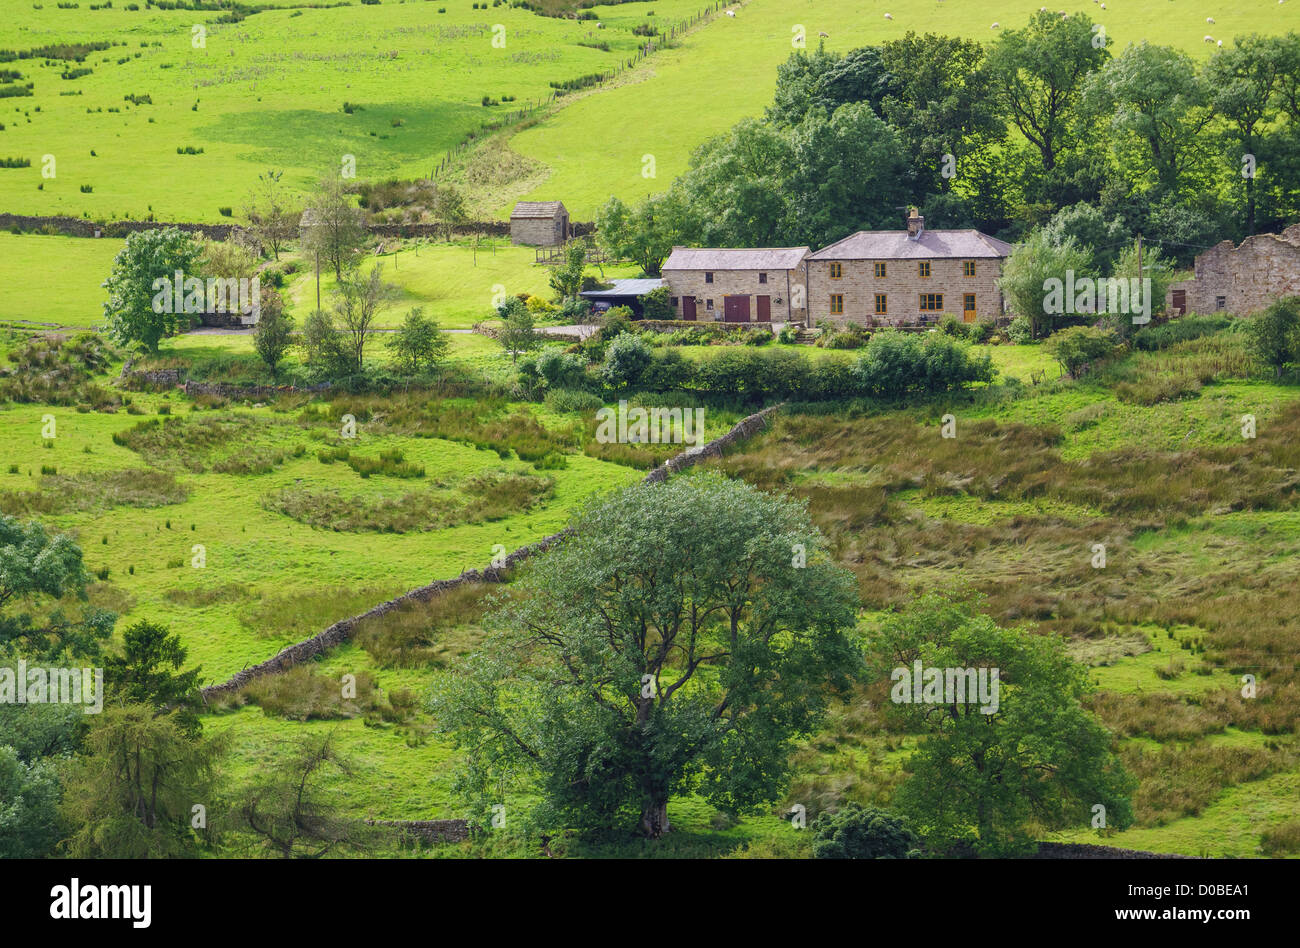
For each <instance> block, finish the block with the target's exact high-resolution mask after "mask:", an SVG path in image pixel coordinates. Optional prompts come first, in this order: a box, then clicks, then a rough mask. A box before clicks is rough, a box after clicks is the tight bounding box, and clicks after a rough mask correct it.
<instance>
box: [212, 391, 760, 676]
mask: <svg viewBox="0 0 1300 948" xmlns="http://www.w3.org/2000/svg"><path fill="white" fill-rule="evenodd" d="M780 407H781V406H780V405H773V406H772V407H770V408H765V409H763V410H762V411H760V412H756V413H755V414H753V415H750V416H749V417H747V418H744V419H742V420H741V421H739V422H737V423H736V425H735V426H734V427H733V428H732V429H731V430H730V431H728V432H727V433H726V434H724V435H722V436H721V437H719V438H716V439H714V440H713V441H710V442H709V443H708V444H705V445H703V446H701V447H698V448H691V449H689V450H687V451H684V452H683V453H681V454H679V455H677V456H676V457H673V458H671V459H669V460H668V461H667V462H665V463H664V464H661V465H659V467H657V468H655V469H654V470H652V471H651V472H650V473H649V474H647V475H646V476H645V481H646V483H651V484H653V483H657V482H659V481H663V480H666V479H667V477H668V475H669V474H675V473H677V472H678V471H682V470H685V469H686V468H688V467H692V466H694V465H696V464H698V463H699V462H700V461H701V460H703V459H704V458H710V457H719V456H721V455H722V453H723V451H725V450H726V448H727V447H728V446H730V445H732V444H736V443H737V442H740V441H743V440H745V439H746V438H750V437H752V436H753V435H755V434H757V433H758V432H759V431H761V430H763V429H764V428H765V427H767V423H768V419H769V418H770V417H771V416H772V414H773V413H774V412H776V411H777V410H779V409H780ZM570 532H571V531H570V530H567V529H566V530H561V531H560V532H559V533H553V534H551V535H550V536H548V537H546V538H545V539H543V540H539V541H538V542H536V543H531V544H528V545H527V546H521V547H520V548H519V549H517V550H515V551H514V552H513V553H510V554H508V555H507V556H506V557H505V559H504V561H503V563H502V565H500V566H489V567H487V568H486V569H481V570H479V569H471V570H467V571H466V572H464V573H461V574H460V575H459V576H457V577H455V578H454V579H439V580H435V581H434V582H432V583H429V585H427V586H421V587H420V588H418V589H413V590H411V591H410V592H408V593H405V594H404V595H401V596H398V597H397V598H396V599H390V600H388V601H387V602H381V603H380V604H379V605H377V606H375V607H374V608H373V609H368V610H367V611H365V612H363V613H361V614H360V615H356V616H352V617H351V618H348V619H341V620H340V621H338V622H335V623H334V624H333V625H331V626H330V627H329V628H328V629H326V630H325V631H323V632H320V633H318V634H316V635H313V636H312V637H311V638H309V639H304V640H303V641H301V642H297V643H295V644H293V645H290V646H288V647H287V648H285V649H283V650H282V651H280V652H279V653H278V654H276V655H274V656H272V657H271V658H268V659H267V660H266V661H264V662H260V663H258V664H257V665H252V666H250V667H248V668H245V669H243V670H242V671H239V672H236V673H235V674H234V675H232V676H231V677H230V678H229V679H228V680H226V681H224V682H221V683H220V684H215V685H209V686H207V687H206V688H204V689H203V690H202V694H203V699H204V701H208V700H210V699H212V698H217V697H220V696H222V695H229V694H233V693H234V692H237V691H239V690H240V689H241V688H243V687H244V686H245V685H247V684H249V682H251V681H253V680H254V679H257V678H261V677H262V676H263V675H273V674H278V673H279V672H284V671H288V670H289V669H290V668H293V667H294V666H295V665H298V664H300V663H302V662H305V661H310V660H311V659H313V658H315V657H316V656H318V655H323V654H324V653H325V652H327V651H329V650H330V649H332V648H334V647H335V646H336V645H340V644H342V643H343V642H346V641H347V640H348V639H350V638H351V637H352V634H353V633H354V632H355V631H356V628H357V626H358V625H359V624H361V623H362V622H364V621H365V620H367V619H374V618H378V617H379V616H382V615H385V614H387V613H389V612H392V611H393V610H394V609H397V608H400V607H401V606H403V605H405V604H406V603H409V602H430V601H432V600H434V599H436V598H437V597H439V596H441V595H442V594H444V593H446V592H448V591H450V590H452V589H456V588H457V587H459V586H462V585H464V584H465V583H499V582H502V581H503V580H504V579H505V578H506V576H507V575H508V574H509V572H510V571H511V570H512V569H513V568H514V567H516V566H518V565H519V564H520V563H522V562H524V561H525V560H526V559H528V558H529V557H530V556H532V555H534V554H536V553H541V552H543V551H545V550H548V549H550V548H551V547H552V546H554V545H555V544H557V543H560V542H562V541H563V540H564V538H565V537H567V536H568V535H569V533H570Z"/></svg>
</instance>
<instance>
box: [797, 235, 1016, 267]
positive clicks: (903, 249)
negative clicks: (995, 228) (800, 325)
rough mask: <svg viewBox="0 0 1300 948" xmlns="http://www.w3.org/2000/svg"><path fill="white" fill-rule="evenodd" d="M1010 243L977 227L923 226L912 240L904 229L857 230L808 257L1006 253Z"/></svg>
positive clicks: (894, 257) (965, 256)
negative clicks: (933, 227) (927, 227)
mask: <svg viewBox="0 0 1300 948" xmlns="http://www.w3.org/2000/svg"><path fill="white" fill-rule="evenodd" d="M1010 254H1011V245H1010V244H1009V243H1007V242H1006V241H1005V240H998V239H997V238H996V237H990V236H989V235H988V234H981V233H980V232H979V231H977V230H923V231H921V236H920V237H919V238H917V239H916V240H912V239H911V238H909V237H908V236H907V231H905V230H860V231H858V232H857V233H856V234H851V235H850V236H848V237H845V238H844V239H843V240H840V241H837V242H836V243H833V244H831V245H830V246H829V247H824V248H822V249H821V250H818V251H817V252H816V253H814V254H812V255H811V256H809V258H808V259H809V260H918V259H931V258H935V257H958V258H961V259H965V260H970V259H974V258H977V257H1006V256H1009V255H1010Z"/></svg>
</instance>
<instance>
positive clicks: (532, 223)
mask: <svg viewBox="0 0 1300 948" xmlns="http://www.w3.org/2000/svg"><path fill="white" fill-rule="evenodd" d="M568 239H569V212H568V211H567V210H565V208H564V204H563V203H562V202H560V201H520V202H519V203H518V204H516V205H515V209H514V210H513V211H511V212H510V242H511V243H512V244H532V245H534V246H538V247H554V246H555V245H557V244H562V243H564V242H565V241H566V240H568Z"/></svg>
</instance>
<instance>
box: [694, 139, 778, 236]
mask: <svg viewBox="0 0 1300 948" xmlns="http://www.w3.org/2000/svg"><path fill="white" fill-rule="evenodd" d="M793 167H794V145H793V143H792V141H791V139H790V135H789V134H788V132H787V131H786V130H785V129H783V128H779V127H776V126H773V125H768V124H765V123H763V122H760V121H758V120H756V119H745V120H743V121H741V122H740V123H738V124H737V125H736V126H735V127H734V128H732V129H731V130H730V131H729V132H725V133H724V134H722V135H718V136H716V137H714V138H711V139H709V140H708V141H706V142H705V143H704V144H702V145H701V146H700V147H699V148H698V149H696V152H695V154H694V155H693V156H692V157H691V167H690V169H689V170H688V171H687V172H686V174H684V175H683V176H682V177H681V178H679V179H678V180H677V182H676V184H674V190H675V191H680V193H681V195H682V196H683V197H684V198H685V200H686V202H687V203H688V205H689V206H690V207H691V208H694V209H695V214H694V224H695V227H696V232H695V235H694V236H695V237H696V238H697V239H698V240H699V241H700V243H702V244H704V245H705V246H713V247H770V246H780V245H781V244H783V243H785V242H786V241H787V239H788V234H789V228H790V223H791V220H790V209H789V193H788V190H787V182H788V180H789V178H790V173H791V171H792V170H793Z"/></svg>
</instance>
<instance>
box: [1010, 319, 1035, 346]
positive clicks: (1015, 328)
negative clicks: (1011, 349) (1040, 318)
mask: <svg viewBox="0 0 1300 948" xmlns="http://www.w3.org/2000/svg"><path fill="white" fill-rule="evenodd" d="M1007 338H1008V339H1009V340H1011V342H1013V343H1015V344H1016V345H1018V346H1023V345H1026V344H1027V343H1029V342H1030V340H1032V339H1033V338H1034V327H1033V324H1032V323H1031V322H1030V321H1029V317H1028V316H1017V317H1016V318H1015V319H1013V320H1011V325H1009V326H1007Z"/></svg>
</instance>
